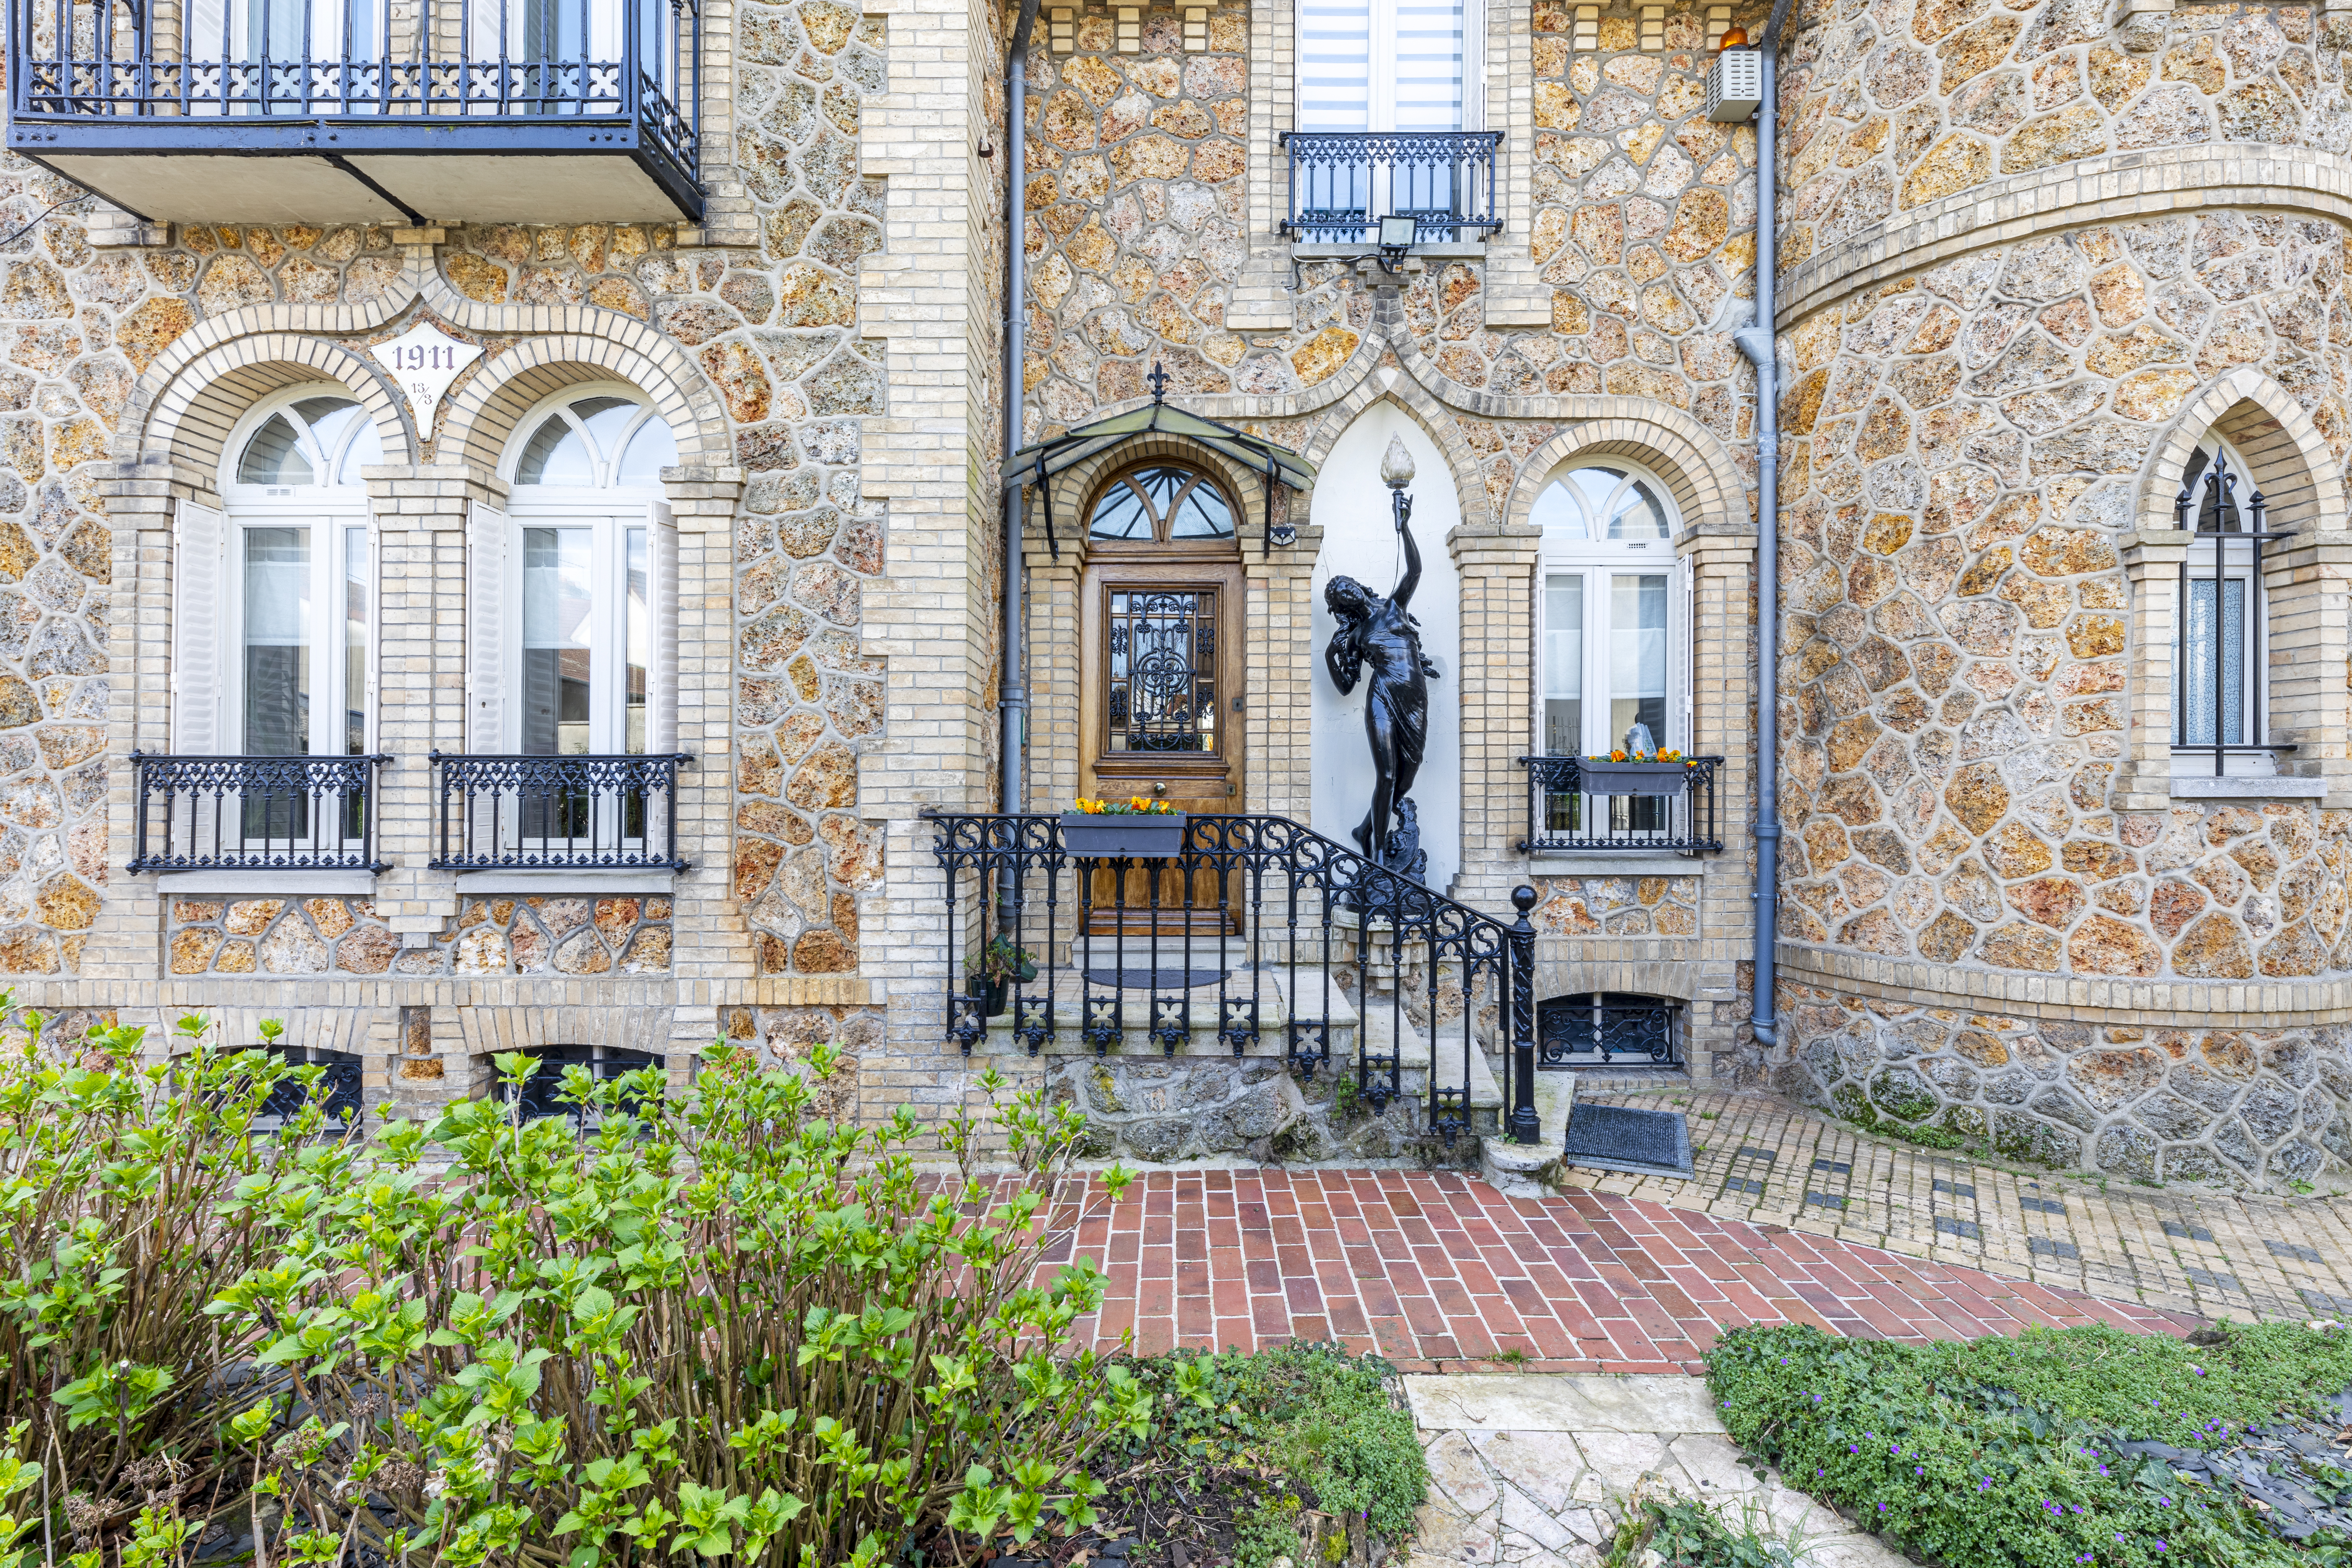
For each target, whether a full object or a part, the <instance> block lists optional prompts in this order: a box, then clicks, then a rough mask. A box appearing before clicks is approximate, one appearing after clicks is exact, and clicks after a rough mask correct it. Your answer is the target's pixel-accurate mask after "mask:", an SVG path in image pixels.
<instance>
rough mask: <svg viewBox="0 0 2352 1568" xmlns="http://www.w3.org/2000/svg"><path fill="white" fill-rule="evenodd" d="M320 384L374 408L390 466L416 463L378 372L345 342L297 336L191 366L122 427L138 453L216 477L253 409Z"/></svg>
mask: <svg viewBox="0 0 2352 1568" xmlns="http://www.w3.org/2000/svg"><path fill="white" fill-rule="evenodd" d="M321 381H328V382H335V383H338V384H341V385H342V386H343V387H344V388H345V389H346V390H348V391H349V392H350V393H351V395H352V396H353V397H355V398H357V399H358V400H359V402H360V405H361V406H362V407H363V408H365V409H366V410H367V411H368V417H369V418H371V419H373V421H374V422H375V427H376V434H377V435H378V436H379V437H382V439H383V454H384V461H385V462H387V463H402V462H408V461H413V460H414V459H413V458H412V457H411V456H410V455H411V454H413V453H414V452H415V449H416V444H415V433H414V431H413V429H412V428H411V426H410V425H409V422H408V414H407V410H406V408H405V406H404V405H403V403H402V401H401V400H400V399H399V398H397V397H395V396H394V394H393V390H392V387H391V385H390V384H388V383H387V382H386V381H385V380H384V378H383V376H382V375H381V374H378V372H377V370H376V367H375V366H374V365H373V364H371V363H369V362H368V361H367V360H365V359H363V358H362V357H361V356H360V355H359V354H356V353H352V351H351V350H350V349H348V348H346V347H344V346H343V345H342V344H341V343H332V342H326V341H325V340H323V339H320V338H309V337H301V336H299V335H297V334H294V333H291V332H268V333H263V334H261V335H258V336H256V337H250V338H239V339H237V340H236V342H228V343H224V344H222V345H220V346H219V347H217V348H215V349H213V350H211V351H210V352H209V353H204V354H200V355H198V356H196V357H195V358H194V359H192V360H190V361H188V362H187V363H185V364H184V366H183V367H182V368H181V369H180V370H179V372H178V373H177V374H174V375H173V377H172V378H171V379H170V380H169V381H167V382H165V383H163V384H162V385H160V386H158V387H156V388H154V389H153V390H152V394H151V395H149V396H148V397H147V400H146V404H145V406H144V407H135V406H134V407H133V408H131V409H126V410H125V412H124V416H123V428H124V429H125V430H127V431H131V432H133V435H132V440H133V442H134V443H135V445H134V453H145V454H153V455H155V456H158V457H161V458H163V459H164V460H166V461H168V462H169V463H170V464H171V465H172V466H173V468H179V469H182V470H184V471H185V472H186V473H188V474H189V475H191V476H195V475H202V476H205V477H206V478H210V477H211V476H213V475H215V474H217V473H218V471H219V469H220V467H221V465H222V464H223V463H224V462H226V460H227V457H226V450H225V448H226V445H227V442H228V437H229V432H230V430H231V429H233V428H234V427H235V426H236V422H237V421H238V420H239V419H241V418H243V417H244V416H245V413H246V411H247V409H249V408H251V407H252V406H253V405H254V404H256V403H257V402H258V401H260V400H261V399H262V398H264V397H266V396H268V395H269V394H271V393H273V392H278V391H282V390H283V389H285V388H287V387H289V386H300V385H303V384H310V383H317V382H321ZM134 401H135V400H134Z"/></svg>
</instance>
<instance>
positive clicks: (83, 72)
mask: <svg viewBox="0 0 2352 1568" xmlns="http://www.w3.org/2000/svg"><path fill="white" fill-rule="evenodd" d="M9 10H10V28H9V59H8V83H9V93H10V110H11V113H10V121H11V123H10V125H9V145H10V147H11V148H12V149H14V150H16V151H18V152H21V153H26V154H28V155H31V156H34V157H37V158H39V159H41V160H42V161H44V162H51V163H58V165H59V166H60V167H64V168H66V169H67V172H68V173H72V172H73V169H74V168H75V167H79V166H80V165H82V164H89V167H90V168H91V169H96V170H97V172H98V173H99V174H100V175H101V176H110V177H101V179H100V186H101V188H104V187H108V186H120V187H121V190H122V193H123V196H124V198H126V199H124V205H128V206H130V207H131V210H133V211H142V212H143V213H144V215H145V216H179V215H177V214H176V213H173V212H170V211H158V210H156V208H157V206H158V197H157V196H155V195H149V196H147V197H145V198H143V199H142V197H141V195H140V193H141V192H142V190H144V191H151V192H152V191H158V190H163V189H168V187H164V186H160V185H159V184H158V181H159V178H162V177H165V176H166V174H167V172H165V171H159V169H158V168H157V167H155V166H153V165H152V163H151V164H149V165H148V166H147V167H144V168H141V167H134V166H133V164H136V163H143V162H145V161H146V160H147V159H152V157H154V156H155V155H159V154H168V153H235V154H244V155H250V154H269V153H288V154H300V155H304V156H306V157H307V158H309V159H313V160H321V161H323V162H324V163H326V164H327V165H329V166H330V169H331V170H332V171H339V172H340V174H342V175H347V176H349V178H350V180H351V181H352V182H353V184H352V186H351V189H352V190H353V191H358V190H360V189H361V188H362V187H363V188H364V189H365V191H368V192H373V194H374V196H375V197H377V198H380V199H382V200H383V201H388V202H390V203H391V204H392V205H394V206H397V207H400V208H401V209H402V210H404V212H406V213H407V214H408V215H409V216H410V217H411V218H412V220H413V221H414V220H417V219H419V218H421V217H422V216H425V215H427V214H429V215H430V216H435V217H440V216H475V215H471V214H460V213H459V212H458V211H457V208H456V206H453V205H452V203H453V202H455V203H456V204H457V205H459V206H462V205H464V203H465V200H466V198H467V193H466V192H465V191H463V190H460V189H457V188H455V187H453V186H452V185H451V184H450V182H449V180H448V178H447V174H448V171H447V168H446V164H445V165H444V166H443V167H442V168H440V169H437V170H436V169H435V168H433V167H432V164H433V163H436V162H437V161H439V160H440V159H442V158H443V157H444V156H446V154H450V153H459V154H466V153H472V154H482V153H497V154H505V155H509V156H517V155H535V156H546V155H551V154H555V155H561V154H564V153H571V154H574V155H600V156H604V157H607V158H609V157H610V156H611V155H613V154H615V153H622V154H627V155H629V156H631V157H632V158H634V159H635V161H636V163H638V164H639V166H640V167H641V168H642V169H643V170H644V172H645V173H646V174H647V175H648V176H650V177H651V179H652V180H653V182H654V183H655V184H657V185H658V186H660V188H661V190H662V192H663V193H665V194H666V195H667V197H668V198H669V200H670V201H671V202H673V203H674V204H676V205H677V208H678V209H679V210H681V211H685V212H687V213H688V216H693V215H696V214H698V213H699V211H700V195H699V190H698V186H697V184H696V178H697V173H698V162H699V157H700V149H699V140H700V108H699V103H700V98H701V92H700V79H701V65H700V60H701V28H702V23H701V16H700V12H699V9H698V4H697V0H10V5H9ZM91 154H98V155H103V156H104V157H111V158H123V157H126V156H128V157H130V158H131V159H132V161H133V163H132V164H123V165H121V166H117V167H112V168H111V170H109V169H101V168H99V167H98V164H97V162H96V161H95V160H94V159H93V158H91V157H89V155H91ZM142 155H144V157H143V158H142ZM387 155H414V156H415V157H416V158H417V159H418V161H417V162H414V163H408V164H406V165H403V164H402V161H401V157H400V156H387ZM85 172H87V171H85ZM183 173H184V178H187V179H193V180H195V181H197V182H199V184H201V183H202V182H204V181H206V180H209V179H212V178H214V177H215V173H216V172H215V171H214V170H212V169H210V168H208V167H206V168H197V167H186V166H184V170H183ZM248 177H258V178H260V179H262V180H264V181H268V179H270V178H271V176H269V175H268V174H264V173H262V172H261V171H259V170H255V171H253V172H252V176H248ZM322 181H323V182H324V184H321V182H322ZM499 183H500V184H505V183H506V182H505V181H504V180H500V181H499ZM279 184H280V185H281V190H280V193H279V195H280V198H281V199H292V200H296V201H303V200H309V201H310V202H312V203H314V204H315V203H317V202H319V201H320V199H321V193H322V192H323V191H325V190H326V188H327V187H328V186H330V185H331V186H334V187H335V188H337V189H341V188H342V185H343V182H342V181H341V180H340V179H338V178H337V176H336V174H334V173H331V172H330V170H320V171H319V172H318V173H317V174H310V175H306V176H305V177H303V178H302V179H300V180H299V181H297V182H296V183H295V184H291V185H287V184H285V182H284V179H283V176H282V175H281V176H280V177H279ZM106 194H108V195H114V194H115V193H114V191H113V190H111V189H109V190H107V191H106ZM525 195H527V193H525ZM505 199H506V200H508V201H509V203H512V202H513V201H514V200H515V199H516V196H515V195H514V194H511V193H509V195H506V197H505ZM162 204H163V205H164V206H166V207H168V206H169V205H171V201H170V198H169V197H168V196H166V197H163V198H162ZM596 216H600V217H613V216H619V215H618V214H615V213H599V214H597V215H596Z"/></svg>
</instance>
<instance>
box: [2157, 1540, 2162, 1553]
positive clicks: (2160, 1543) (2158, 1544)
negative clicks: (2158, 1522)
mask: <svg viewBox="0 0 2352 1568" xmlns="http://www.w3.org/2000/svg"><path fill="white" fill-rule="evenodd" d="M2156 1549H2157V1550H2158V1552H2161V1551H2163V1550H2164V1542H2161V1541H2159V1542H2157V1543H2156Z"/></svg>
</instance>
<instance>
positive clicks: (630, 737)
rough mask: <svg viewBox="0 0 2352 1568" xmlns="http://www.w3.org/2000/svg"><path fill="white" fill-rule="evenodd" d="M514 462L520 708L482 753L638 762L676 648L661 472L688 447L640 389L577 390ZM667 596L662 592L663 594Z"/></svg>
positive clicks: (512, 647) (513, 593)
mask: <svg viewBox="0 0 2352 1568" xmlns="http://www.w3.org/2000/svg"><path fill="white" fill-rule="evenodd" d="M519 432H520V433H519V436H518V437H517V439H516V441H515V443H514V445H513V447H512V449H511V451H510V454H509V474H510V475H511V488H510V489H509V491H508V500H507V504H508V512H507V514H506V516H505V517H504V518H503V519H501V520H500V521H499V523H498V524H497V525H496V526H499V527H501V528H502V529H503V531H504V533H505V538H504V540H503V544H504V546H505V549H504V558H505V563H506V565H507V567H508V570H507V571H506V573H505V581H504V582H503V583H501V584H496V585H495V589H493V587H492V585H490V584H481V583H479V582H478V583H477V587H478V590H480V591H484V592H490V591H496V592H498V593H499V595H501V597H502V598H503V600H504V604H505V606H506V611H507V613H506V615H505V616H503V617H501V621H502V624H503V625H504V626H507V627H509V628H510V629H509V631H508V632H507V634H506V636H505V637H504V639H503V640H504V644H505V646H504V647H501V648H500V649H499V650H498V653H499V658H498V662H499V664H500V665H501V666H502V667H503V668H505V669H507V670H508V671H509V673H510V676H511V679H510V680H509V683H508V686H507V691H508V692H509V693H510V694H511V697H510V699H509V700H507V701H506V702H505V703H504V705H503V707H504V711H503V712H502V713H501V714H500V715H499V719H500V722H499V724H498V725H497V726H496V727H497V728H498V729H499V731H500V733H499V735H498V736H497V737H496V738H495V739H493V738H492V737H490V736H488V735H485V736H483V737H481V738H480V739H478V740H477V742H475V746H476V749H477V750H482V751H489V750H498V751H509V752H519V753H520V754H522V755H525V756H582V755H618V754H629V755H636V754H642V753H644V752H645V751H646V747H647V742H648V738H649V735H650V733H651V730H652V726H653V720H652V718H651V715H652V710H653V709H652V696H653V686H654V680H653V670H654V665H655V657H656V647H657V644H660V643H661V642H662V640H663V639H665V638H667V639H668V640H669V642H670V643H671V644H674V642H675V638H676V635H677V633H676V627H675V625H674V622H673V619H672V617H669V616H665V615H664V614H663V613H662V611H663V609H664V607H665V606H666V605H674V604H675V589H674V587H672V586H671V584H674V581H675V565H676V561H677V548H676V535H675V533H674V531H672V530H671V529H670V527H669V514H668V510H667V507H666V506H665V505H664V504H663V501H662V489H661V471H662V469H664V468H669V467H673V466H675V465H676V464H677V440H676V438H675V437H673V436H672V435H671V433H670V428H669V426H667V424H665V423H663V421H662V418H661V416H659V415H658V414H656V413H655V412H654V409H653V407H652V405H650V404H649V403H647V402H646V398H645V396H644V395H643V394H641V393H639V392H637V391H636V390H635V388H632V387H612V388H603V387H599V388H595V389H593V390H588V391H582V390H580V389H577V388H574V389H572V390H570V391H567V392H565V393H563V394H562V395H560V396H558V397H555V398H552V399H550V400H549V401H548V402H546V403H544V404H542V405H540V406H539V407H537V408H535V409H533V410H532V411H531V412H530V414H529V415H528V416H525V417H524V419H523V420H522V422H521V424H520V426H519ZM657 584H658V585H659V586H658V589H657Z"/></svg>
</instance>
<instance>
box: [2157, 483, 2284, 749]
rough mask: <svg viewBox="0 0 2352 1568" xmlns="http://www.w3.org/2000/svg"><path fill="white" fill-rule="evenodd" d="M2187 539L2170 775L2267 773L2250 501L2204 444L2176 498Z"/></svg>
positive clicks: (2258, 571) (2262, 534)
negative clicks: (2187, 534)
mask: <svg viewBox="0 0 2352 1568" xmlns="http://www.w3.org/2000/svg"><path fill="white" fill-rule="evenodd" d="M2175 504H2176V509H2177V514H2178V516H2179V520H2180V521H2181V522H2182V523H2183V524H2184V525H2185V526H2186V527H2188V528H2189V529H2190V530H2192V531H2193V532H2192V537H2191V541H2190V543H2189V557H2188V560H2187V562H2186V563H2184V564H2183V565H2182V567H2181V570H2180V582H2179V621H2178V623H2177V625H2178V627H2179V631H2178V640H2177V644H2176V648H2175V652H2176V654H2177V659H2176V663H2175V666H2174V681H2173V703H2172V716H2173V771H2174V772H2176V773H2196V774H2205V775H2209V776H2211V777H2216V778H2219V777H2221V776H2224V775H2231V776H2246V775H2253V776H2259V775H2264V774H2268V773H2272V772H2273V771H2274V763H2273V752H2272V751H2271V748H2270V747H2269V746H2268V745H2267V744H2266V742H2267V741H2268V739H2269V725H2268V714H2267V711H2266V708H2265V703H2264V693H2263V634H2264V630H2265V626H2264V621H2265V616H2264V612H2263V574H2262V557H2263V545H2264V543H2265V542H2267V541H2268V539H2269V538H2270V537H2271V536H2270V535H2269V534H2268V533H2267V532H2266V531H2264V530H2265V524H2264V521H2263V510H2264V509H2263V504H2262V499H2261V494H2260V492H2259V491H2258V490H2257V489H2255V486H2254V482H2253V479H2252V476H2251V475H2250V474H2249V473H2248V471H2247V468H2246V465H2245V460H2244V459H2243V458H2241V457H2239V456H2238V454H2237V453H2236V452H2235V451H2234V450H2232V449H2231V447H2228V446H2226V445H2224V444H2222V443H2221V442H2219V441H2208V442H2207V443H2205V444H2204V445H2203V446H2201V447H2199V448H2198V449H2197V451H2196V453H2195V455H2194V456H2192V457H2191V458H2189V468H2188V473H2187V475H2186V478H2185V480H2184V482H2183V483H2182V485H2181V489H2180V494H2179V497H2177V498H2176V502H2175Z"/></svg>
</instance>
